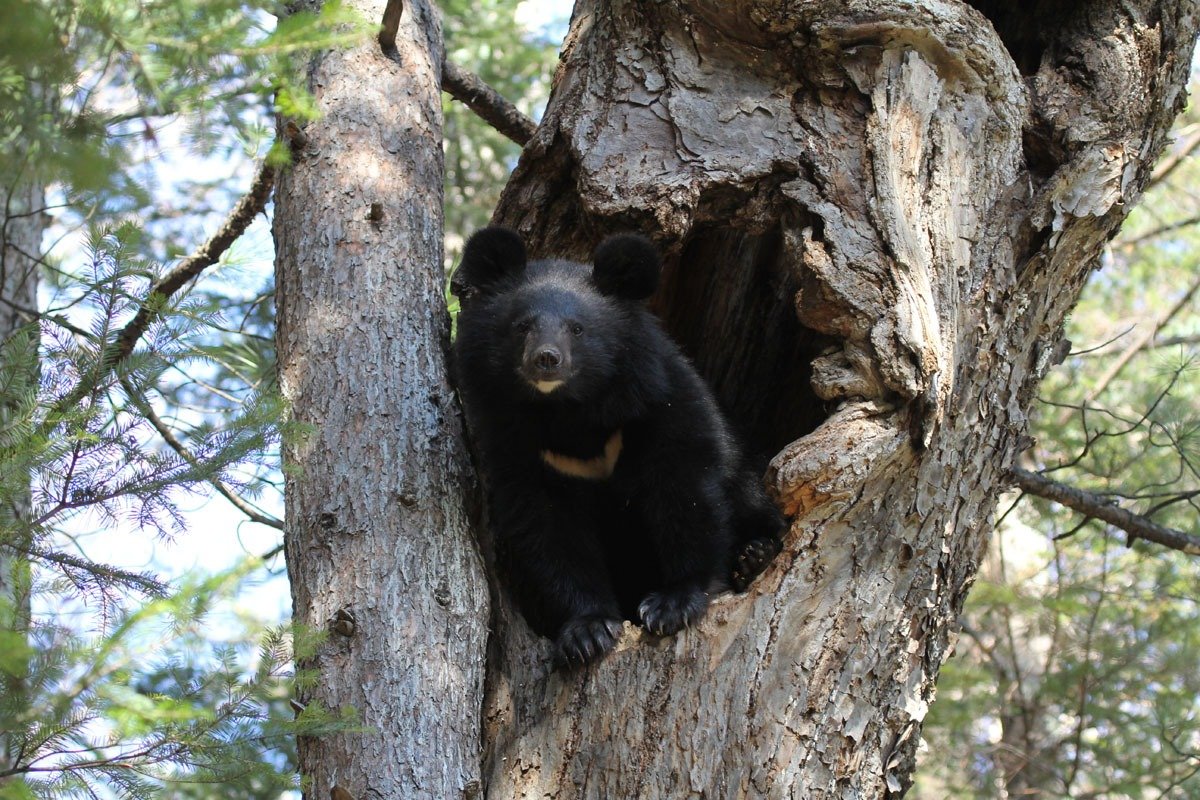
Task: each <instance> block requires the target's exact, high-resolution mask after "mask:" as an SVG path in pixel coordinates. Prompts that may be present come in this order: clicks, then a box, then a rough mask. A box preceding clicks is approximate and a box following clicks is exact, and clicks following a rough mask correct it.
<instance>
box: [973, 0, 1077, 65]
mask: <svg viewBox="0 0 1200 800" xmlns="http://www.w3.org/2000/svg"><path fill="white" fill-rule="evenodd" d="M968 5H970V6H972V7H974V8H975V9H976V10H978V11H979V12H980V13H981V14H983V15H984V16H985V17H987V18H988V19H989V20H991V22H992V26H993V27H994V28H995V29H996V33H998V34H1000V40H1001V41H1003V42H1004V46H1005V47H1007V48H1008V52H1009V54H1010V55H1011V56H1012V59H1013V61H1014V62H1016V65H1017V69H1018V70H1020V71H1021V74H1022V75H1033V74H1034V73H1035V72H1037V71H1038V68H1039V67H1040V66H1041V65H1042V58H1043V56H1044V55H1046V51H1047V50H1049V49H1050V48H1051V46H1052V45H1053V43H1054V41H1055V39H1057V38H1058V36H1060V35H1061V34H1062V32H1063V30H1064V29H1066V28H1070V27H1074V26H1073V25H1072V22H1073V21H1074V18H1075V16H1076V15H1077V14H1080V13H1083V11H1084V10H1085V9H1086V7H1087V3H1086V2H1083V1H1082V0H968ZM1051 57H1053V53H1051Z"/></svg>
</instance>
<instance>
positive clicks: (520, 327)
mask: <svg viewBox="0 0 1200 800" xmlns="http://www.w3.org/2000/svg"><path fill="white" fill-rule="evenodd" d="M513 327H514V328H516V330H517V333H529V329H530V328H532V327H533V321H532V320H528V319H523V320H521V321H520V322H518V323H517V324H516V325H514V326H513Z"/></svg>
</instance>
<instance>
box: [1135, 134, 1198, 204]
mask: <svg viewBox="0 0 1200 800" xmlns="http://www.w3.org/2000/svg"><path fill="white" fill-rule="evenodd" d="M1175 143H1176V147H1175V148H1174V152H1173V153H1171V154H1170V155H1168V156H1167V157H1166V158H1164V159H1163V160H1162V161H1159V162H1158V166H1156V167H1155V168H1154V172H1153V174H1152V175H1151V176H1150V183H1149V185H1148V186H1147V187H1146V188H1147V189H1149V188H1150V186H1153V185H1155V184H1156V183H1159V182H1160V181H1164V180H1166V179H1167V178H1168V177H1169V176H1170V174H1171V173H1172V172H1174V171H1175V170H1176V169H1177V168H1178V167H1179V165H1180V164H1182V163H1183V162H1185V161H1187V160H1188V159H1189V158H1191V157H1192V155H1193V154H1194V153H1196V151H1197V150H1200V125H1189V126H1187V127H1186V128H1184V129H1183V130H1181V131H1180V132H1179V138H1178V139H1177V140H1176V142H1175Z"/></svg>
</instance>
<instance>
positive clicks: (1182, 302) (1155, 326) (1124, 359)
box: [1058, 277, 1200, 425]
mask: <svg viewBox="0 0 1200 800" xmlns="http://www.w3.org/2000/svg"><path fill="white" fill-rule="evenodd" d="M1198 291H1200V277H1197V278H1196V279H1195V280H1194V281H1192V284H1191V285H1190V286H1189V287H1188V288H1187V291H1185V292H1184V293H1183V296H1182V297H1180V298H1179V300H1177V301H1176V302H1175V304H1174V305H1172V306H1171V307H1170V308H1169V309H1167V311H1166V312H1165V313H1163V314H1162V315H1160V316H1159V317H1158V318H1157V319H1155V320H1154V321H1153V323H1152V324H1150V325H1149V326H1147V327H1146V328H1145V330H1143V331H1142V332H1141V333H1139V334H1138V335H1137V336H1136V337H1135V338H1134V340H1133V341H1132V342H1130V343H1129V346H1128V347H1126V348H1125V350H1124V351H1123V352H1122V353H1121V355H1119V356H1118V357H1117V359H1116V360H1115V361H1114V362H1113V363H1112V364H1109V366H1108V369H1106V370H1105V371H1104V374H1103V375H1101V376H1100V378H1099V380H1097V381H1096V385H1095V386H1093V387H1092V389H1091V390H1090V391H1089V392H1088V393H1087V394H1086V395H1084V397H1083V401H1082V402H1081V403H1080V405H1082V406H1087V405H1088V404H1090V403H1091V402H1092V401H1093V400H1095V399H1096V398H1097V397H1099V396H1100V395H1101V394H1103V393H1104V390H1105V389H1107V388H1108V385H1109V384H1110V383H1112V381H1113V379H1115V378H1116V377H1117V375H1119V374H1120V373H1121V370H1123V369H1125V367H1126V365H1127V364H1129V362H1130V361H1132V360H1133V357H1134V356H1135V355H1137V354H1138V353H1140V352H1141V351H1142V350H1144V349H1145V348H1146V347H1147V346H1148V345H1149V344H1150V342H1152V341H1153V340H1154V337H1155V336H1157V335H1158V332H1159V331H1160V330H1162V329H1163V328H1164V327H1166V325H1167V324H1168V323H1169V322H1170V321H1171V320H1172V319H1174V318H1175V316H1176V315H1177V314H1179V312H1181V311H1182V310H1183V309H1185V308H1187V305H1188V303H1190V302H1191V301H1192V297H1193V296H1195V294H1196V293H1197V292H1198ZM1070 418H1071V412H1069V411H1064V412H1063V413H1062V414H1061V415H1059V419H1058V422H1059V424H1060V425H1065V424H1066V423H1067V421H1068V420H1069V419H1070Z"/></svg>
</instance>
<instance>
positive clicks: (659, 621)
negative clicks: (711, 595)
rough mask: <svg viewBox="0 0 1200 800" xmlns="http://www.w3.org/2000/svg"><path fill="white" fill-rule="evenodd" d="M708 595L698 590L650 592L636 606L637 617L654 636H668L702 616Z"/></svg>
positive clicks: (706, 605)
mask: <svg viewBox="0 0 1200 800" xmlns="http://www.w3.org/2000/svg"><path fill="white" fill-rule="evenodd" d="M706 608H708V594H707V593H706V592H703V591H701V590H700V589H684V590H682V591H675V592H652V593H651V594H648V595H646V599H644V600H642V602H641V603H640V604H638V615H639V616H640V617H641V618H642V623H643V624H644V625H645V626H646V630H648V631H650V632H651V633H653V634H655V635H656V636H669V635H671V634H672V633H675V632H676V631H679V630H682V629H683V628H686V627H688V626H690V625H691V624H692V623H693V622H695V621H696V620H698V619H700V617H702V616H704V610H705V609H706Z"/></svg>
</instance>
